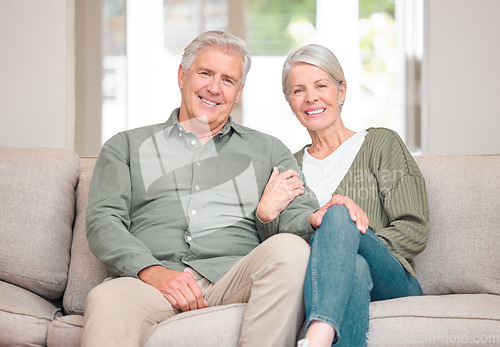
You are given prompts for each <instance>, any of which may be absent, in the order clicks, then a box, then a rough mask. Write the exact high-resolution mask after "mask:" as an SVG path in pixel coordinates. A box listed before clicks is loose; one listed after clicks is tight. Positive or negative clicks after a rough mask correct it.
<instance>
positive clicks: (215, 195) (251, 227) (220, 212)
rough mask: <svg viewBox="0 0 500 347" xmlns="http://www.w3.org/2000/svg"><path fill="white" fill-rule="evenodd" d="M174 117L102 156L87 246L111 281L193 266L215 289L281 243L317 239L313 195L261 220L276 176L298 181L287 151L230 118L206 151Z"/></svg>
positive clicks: (134, 133)
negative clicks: (244, 262) (250, 257)
mask: <svg viewBox="0 0 500 347" xmlns="http://www.w3.org/2000/svg"><path fill="white" fill-rule="evenodd" d="M178 115H179V110H178V109H176V110H174V112H173V113H172V115H171V116H170V118H169V119H168V121H167V122H166V123H164V124H158V125H152V126H147V127H143V128H138V129H133V130H129V131H125V132H121V133H119V134H117V135H115V136H114V137H112V138H111V139H110V140H108V141H107V142H106V143H105V144H104V146H103V148H102V149H101V152H100V153H99V157H98V159H97V162H96V167H95V170H94V174H93V177H92V182H91V187H90V194H89V204H88V209H87V237H88V241H89V246H90V249H91V250H92V252H93V253H94V254H95V255H96V256H97V257H98V258H99V259H100V260H101V261H102V262H103V263H104V264H105V265H106V267H107V269H108V272H109V274H110V275H112V276H135V277H136V276H137V274H138V272H139V271H140V270H142V269H143V268H145V267H148V266H151V265H164V266H166V267H167V268H169V269H172V270H179V271H182V270H183V269H185V268H186V267H187V266H189V267H191V268H193V269H195V270H196V271H198V272H199V273H200V274H202V275H203V276H204V277H206V278H207V279H209V280H210V281H212V282H216V281H217V280H218V279H219V278H220V277H221V276H222V275H224V273H225V272H226V271H228V270H229V269H230V268H231V267H232V266H233V265H234V264H235V263H236V262H237V261H238V260H239V259H241V258H242V257H244V256H245V255H246V254H248V253H249V252H250V251H251V250H252V249H253V248H255V247H256V246H257V245H258V244H259V243H260V242H262V241H263V240H265V239H267V238H268V237H270V236H272V235H274V234H276V233H279V232H290V233H294V234H297V235H299V236H301V237H302V238H304V239H306V240H308V239H309V238H310V237H311V235H312V234H313V232H314V230H313V228H312V227H311V226H310V224H309V222H308V219H309V215H310V214H311V213H312V212H313V211H314V210H315V209H317V208H318V202H317V200H316V198H315V196H314V193H312V192H311V191H310V190H308V189H307V188H306V189H307V190H306V193H305V194H304V195H301V196H299V197H297V198H296V199H294V200H293V201H292V202H291V203H290V204H289V205H288V207H287V208H286V209H285V210H284V211H283V212H282V213H281V214H280V215H279V216H278V217H277V218H275V219H274V220H272V221H271V222H268V223H263V222H261V221H260V220H259V219H258V217H257V216H256V214H255V210H256V208H257V204H258V202H259V200H260V197H261V195H262V193H263V191H264V188H265V186H266V184H267V181H268V179H269V177H270V175H271V172H272V169H273V167H274V166H277V167H278V169H279V170H280V172H283V171H285V170H287V169H293V170H296V171H298V172H300V169H299V167H298V165H297V163H296V161H295V159H294V157H293V156H292V154H291V153H290V151H289V150H288V148H287V147H286V146H284V145H283V144H282V143H281V142H280V141H279V140H278V139H276V138H274V137H272V136H269V135H266V134H263V133H260V132H258V131H255V130H252V129H249V128H246V127H243V126H241V125H239V124H236V123H234V122H233V121H232V120H231V118H229V120H228V121H227V122H226V124H225V126H224V128H223V129H222V130H221V132H219V133H218V134H216V135H215V136H214V137H213V138H212V139H211V140H210V141H208V142H207V143H206V144H205V145H202V144H201V143H200V141H199V139H198V138H197V137H196V136H195V135H194V134H192V133H190V132H187V131H186V130H185V128H184V127H183V126H182V124H180V123H179V122H178ZM301 178H302V179H303V177H301Z"/></svg>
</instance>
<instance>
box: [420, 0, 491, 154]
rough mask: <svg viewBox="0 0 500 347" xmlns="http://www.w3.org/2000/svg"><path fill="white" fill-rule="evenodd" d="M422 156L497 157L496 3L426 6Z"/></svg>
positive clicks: (434, 1)
mask: <svg viewBox="0 0 500 347" xmlns="http://www.w3.org/2000/svg"><path fill="white" fill-rule="evenodd" d="M426 15H427V16H426V23H425V27H426V33H425V36H426V39H427V40H426V47H425V52H426V53H425V57H424V62H423V63H424V67H423V68H424V76H423V84H424V91H423V99H424V104H423V107H424V120H423V146H424V148H423V152H424V153H430V154H477V153H487V154H490V153H500V137H499V136H498V134H497V131H498V129H500V63H499V62H500V44H499V42H500V26H499V24H498V23H500V1H498V0H480V1H477V0H427V1H426Z"/></svg>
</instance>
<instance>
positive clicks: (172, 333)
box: [0, 304, 246, 347]
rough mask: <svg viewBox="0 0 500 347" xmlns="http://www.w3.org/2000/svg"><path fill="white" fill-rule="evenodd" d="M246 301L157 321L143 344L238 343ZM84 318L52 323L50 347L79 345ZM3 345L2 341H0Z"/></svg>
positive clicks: (207, 346)
mask: <svg viewBox="0 0 500 347" xmlns="http://www.w3.org/2000/svg"><path fill="white" fill-rule="evenodd" d="M245 308H246V304H231V305H224V306H215V307H209V308H206V309H203V310H196V311H190V312H184V313H180V314H178V315H176V316H174V317H172V318H170V319H167V320H166V321H164V322H162V323H160V324H158V327H157V328H156V330H155V331H154V332H153V335H151V337H150V338H149V340H148V341H147V342H146V344H145V345H144V347H169V346H175V347H191V346H203V347H212V346H213V347H216V346H217V347H218V346H236V345H237V344H238V338H239V336H240V326H241V321H242V319H243V313H244V312H245ZM83 322H84V317H83V316H80V315H69V316H64V317H59V318H57V319H56V320H54V321H53V322H52V324H51V325H50V326H49V330H48V335H47V346H48V347H65V346H72V347H78V346H80V339H81V336H82V332H83ZM0 345H1V344H0Z"/></svg>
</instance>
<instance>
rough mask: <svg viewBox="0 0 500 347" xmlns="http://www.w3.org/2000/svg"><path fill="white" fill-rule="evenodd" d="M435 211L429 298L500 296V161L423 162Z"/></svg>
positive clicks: (420, 270)
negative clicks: (432, 296)
mask: <svg viewBox="0 0 500 347" xmlns="http://www.w3.org/2000/svg"><path fill="white" fill-rule="evenodd" d="M416 160H417V164H418V165H419V167H420V169H421V171H422V174H423V175H424V177H425V179H426V184H427V191H428V195H429V205H430V236H429V244H428V246H427V248H426V249H425V250H424V251H423V252H422V253H421V254H420V255H418V256H417V257H416V258H415V265H416V275H417V278H418V279H419V281H420V284H421V285H422V289H423V291H424V293H425V294H433V295H438V294H454V293H456V294H465V293H468V294H474V293H492V294H500V266H498V264H499V263H500V251H499V250H500V237H499V233H500V175H499V173H500V155H481V156H480V155H455V156H432V155H428V156H424V157H417V158H416Z"/></svg>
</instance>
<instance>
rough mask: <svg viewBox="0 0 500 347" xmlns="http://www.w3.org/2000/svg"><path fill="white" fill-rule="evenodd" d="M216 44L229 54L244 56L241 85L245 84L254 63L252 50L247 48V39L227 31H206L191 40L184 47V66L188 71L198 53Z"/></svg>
mask: <svg viewBox="0 0 500 347" xmlns="http://www.w3.org/2000/svg"><path fill="white" fill-rule="evenodd" d="M214 46H215V47H217V48H220V49H223V50H225V51H226V52H227V53H229V54H232V55H239V56H241V57H242V58H243V75H242V78H241V85H243V84H245V81H246V79H247V74H248V71H249V70H250V65H251V63H252V58H251V56H250V52H249V51H248V50H247V47H246V44H245V41H243V40H242V39H240V38H239V37H236V36H234V35H232V34H229V33H228V32H225V31H217V30H212V31H206V32H203V33H201V34H200V35H198V37H196V38H195V39H194V40H193V41H191V43H190V44H189V45H187V47H186V48H185V49H184V54H183V55H182V60H181V65H182V68H183V69H184V70H186V71H187V70H188V69H189V67H190V66H191V64H192V63H193V61H194V59H195V58H196V55H197V54H198V53H200V52H202V51H204V50H207V49H208V48H211V47H214Z"/></svg>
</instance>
